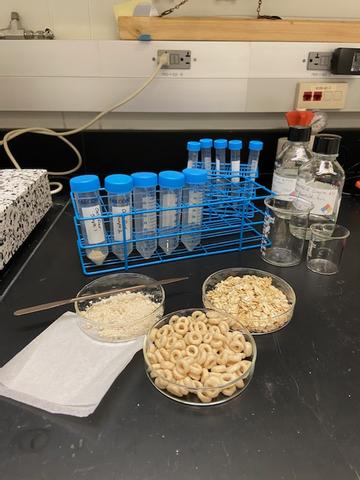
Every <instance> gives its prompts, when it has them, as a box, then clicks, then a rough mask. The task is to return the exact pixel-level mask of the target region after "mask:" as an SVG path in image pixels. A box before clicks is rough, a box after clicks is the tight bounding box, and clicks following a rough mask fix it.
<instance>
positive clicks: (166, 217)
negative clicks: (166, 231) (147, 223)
mask: <svg viewBox="0 0 360 480" xmlns="http://www.w3.org/2000/svg"><path fill="white" fill-rule="evenodd" d="M162 207H163V208H171V207H176V195H175V193H165V194H163V205H162ZM176 213H177V211H176V210H166V211H164V212H162V213H161V218H162V223H161V224H162V227H163V228H169V227H175V226H176Z"/></svg>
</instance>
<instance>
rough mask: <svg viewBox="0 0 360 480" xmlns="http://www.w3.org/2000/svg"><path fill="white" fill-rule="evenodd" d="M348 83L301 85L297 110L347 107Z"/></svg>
mask: <svg viewBox="0 0 360 480" xmlns="http://www.w3.org/2000/svg"><path fill="white" fill-rule="evenodd" d="M347 90H348V84H347V83H332V82H331V83H330V82H328V83H302V82H301V83H299V84H298V88H297V92H296V97H295V108H298V109H299V108H309V109H316V110H332V109H340V108H344V107H345V101H346V94H347Z"/></svg>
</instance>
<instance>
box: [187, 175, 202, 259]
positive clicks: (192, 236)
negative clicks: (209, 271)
mask: <svg viewBox="0 0 360 480" xmlns="http://www.w3.org/2000/svg"><path fill="white" fill-rule="evenodd" d="M183 174H184V175H185V188H184V192H183V201H184V206H185V207H188V208H183V211H182V230H183V232H187V233H183V234H182V235H181V241H182V243H183V244H184V245H185V247H186V248H187V250H189V251H192V250H194V248H195V247H196V246H197V245H199V244H200V242H201V231H200V230H201V227H202V220H203V207H199V206H196V205H201V204H202V203H204V198H205V190H206V183H207V171H206V170H205V169H201V168H198V169H193V168H185V170H183ZM191 205H194V206H193V207H192V206H191ZM191 230H194V233H188V232H191Z"/></svg>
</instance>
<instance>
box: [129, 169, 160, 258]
mask: <svg viewBox="0 0 360 480" xmlns="http://www.w3.org/2000/svg"><path fill="white" fill-rule="evenodd" d="M131 177H132V179H133V182H134V191H133V198H134V209H135V212H134V220H135V233H136V250H137V251H138V252H139V253H140V255H141V256H142V257H144V258H146V259H147V258H150V257H151V256H152V254H153V253H154V252H155V250H156V248H157V239H156V238H155V237H156V227H157V225H156V223H157V222H156V211H155V209H156V185H157V175H156V173H152V172H137V173H133V174H132V175H131ZM141 210H144V211H145V210H152V211H149V212H148V213H136V212H137V211H141ZM146 237H154V238H151V239H148V240H141V238H146Z"/></svg>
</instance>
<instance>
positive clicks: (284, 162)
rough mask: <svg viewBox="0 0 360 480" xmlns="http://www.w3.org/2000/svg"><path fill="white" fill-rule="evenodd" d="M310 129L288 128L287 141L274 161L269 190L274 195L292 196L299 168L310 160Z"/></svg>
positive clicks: (300, 127)
mask: <svg viewBox="0 0 360 480" xmlns="http://www.w3.org/2000/svg"><path fill="white" fill-rule="evenodd" d="M310 137H311V127H302V126H294V127H290V128H289V134H288V140H287V142H285V144H284V146H283V148H282V150H281V151H280V153H279V155H278V156H277V157H276V160H275V168H274V174H273V180H272V187H271V190H272V191H273V192H274V193H275V194H276V195H294V194H295V189H296V182H297V177H298V173H299V168H300V167H301V165H303V164H304V163H306V162H308V161H309V160H311V159H312V156H313V155H312V153H311V151H310V149H309V141H310Z"/></svg>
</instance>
